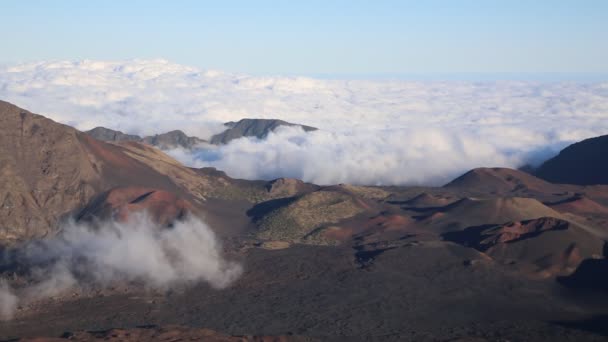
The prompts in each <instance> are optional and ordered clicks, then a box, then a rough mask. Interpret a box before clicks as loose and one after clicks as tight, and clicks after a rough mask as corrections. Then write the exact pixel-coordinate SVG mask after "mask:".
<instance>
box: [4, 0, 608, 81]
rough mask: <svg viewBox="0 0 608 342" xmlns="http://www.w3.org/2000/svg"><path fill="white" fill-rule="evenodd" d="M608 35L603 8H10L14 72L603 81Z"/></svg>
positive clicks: (546, 1)
mask: <svg viewBox="0 0 608 342" xmlns="http://www.w3.org/2000/svg"><path fill="white" fill-rule="evenodd" d="M607 37H608V1H603V0H597V1H594V0H576V1H575V0H571V1H567V0H536V1H529V0H528V1H522V0H509V1H498V0H488V1H472V0H461V1H452V0H449V1H448V0H445V1H438V0H429V1H407V0H401V1H357V0H351V1H340V0H335V1H315V0H311V1H230V0H227V1H185V0H182V1H151V0H146V1H138V0H134V1H95V0H87V1H82V0H79V1H61V0H58V1H52V2H51V1H33V0H19V1H13V0H3V1H2V2H0V41H2V42H3V49H2V50H3V51H2V53H1V54H0V63H2V64H5V65H6V64H15V63H21V62H31V61H40V60H82V59H92V60H128V59H135V58H137V59H154V58H164V59H167V60H170V61H172V62H175V63H180V64H184V65H190V66H195V67H198V68H203V69H218V70H225V71H231V72H245V73H250V74H256V75H260V74H261V75H279V74H280V75H307V76H328V77H340V76H345V75H347V76H359V77H378V76H383V75H428V74H437V73H438V74H469V75H472V74H478V73H481V74H492V75H499V76H496V77H497V78H500V77H507V78H511V77H512V76H505V74H521V75H529V74H535V75H538V74H543V73H556V74H557V75H558V78H559V77H561V78H565V79H567V78H569V77H572V75H573V74H574V75H583V76H582V77H583V78H585V77H588V78H593V77H596V78H597V77H598V75H600V74H601V75H607V74H608V44H606V43H605V41H606V38H607ZM500 75H502V76H500ZM559 75H561V76H559ZM538 77H541V76H538ZM602 77H603V76H602ZM485 78H488V77H487V76H485ZM490 78H492V77H490Z"/></svg>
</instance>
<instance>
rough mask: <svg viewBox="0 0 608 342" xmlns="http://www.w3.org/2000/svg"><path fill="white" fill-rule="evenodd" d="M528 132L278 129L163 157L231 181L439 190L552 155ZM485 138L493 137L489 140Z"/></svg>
mask: <svg viewBox="0 0 608 342" xmlns="http://www.w3.org/2000/svg"><path fill="white" fill-rule="evenodd" d="M527 133H528V132H525V131H523V132H522V131H520V130H517V129H511V130H503V131H499V132H495V131H493V130H490V131H484V130H478V131H468V132H456V131H454V130H448V129H445V128H435V127H418V128H412V129H384V130H357V131H353V132H349V133H331V132H327V131H316V132H312V133H306V132H304V131H303V130H301V129H299V128H293V127H282V128H280V129H278V130H277V131H276V132H275V133H272V134H270V135H268V137H267V138H266V139H264V140H259V139H255V138H242V139H238V140H234V141H233V142H231V143H230V144H228V145H224V146H220V147H217V148H214V149H200V150H196V151H187V150H184V149H175V150H169V151H166V152H167V153H168V154H170V155H172V156H173V157H174V158H176V159H177V160H179V161H181V162H182V163H184V164H187V165H192V166H194V167H206V166H212V167H215V168H218V169H221V170H227V172H228V174H229V175H230V176H232V177H236V178H245V179H274V178H277V177H293V178H298V179H302V180H304V181H307V182H313V183H316V184H336V183H343V182H348V183H353V184H370V185H391V184H417V185H421V184H424V185H429V184H431V185H442V184H444V183H446V182H448V181H449V180H451V179H453V178H454V177H456V176H458V175H459V174H461V173H462V172H463V170H469V169H471V168H474V167H477V166H480V165H485V166H500V167H517V166H520V165H523V164H526V163H535V162H536V163H538V162H539V161H540V160H544V158H545V157H546V156H547V154H551V153H554V151H545V150H544V147H545V145H546V144H549V142H550V138H549V137H545V136H539V137H527V138H526V137H525V136H526V134H527ZM489 135H491V136H492V137H493V139H487V136H489ZM502 141H506V142H508V143H502V144H501V142H502ZM517 141H519V142H518V143H517ZM524 146H525V147H526V149H523V147H524Z"/></svg>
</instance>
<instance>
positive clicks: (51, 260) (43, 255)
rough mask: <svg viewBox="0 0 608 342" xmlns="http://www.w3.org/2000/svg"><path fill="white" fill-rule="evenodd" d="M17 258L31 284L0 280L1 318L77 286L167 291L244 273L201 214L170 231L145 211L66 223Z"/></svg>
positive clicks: (219, 284) (223, 282)
mask: <svg viewBox="0 0 608 342" xmlns="http://www.w3.org/2000/svg"><path fill="white" fill-rule="evenodd" d="M14 259H15V260H16V262H18V263H19V265H20V266H19V268H20V269H22V270H23V269H25V270H28V271H29V273H30V275H29V277H31V278H32V282H31V283H30V284H29V285H27V286H26V287H25V288H19V289H17V290H13V289H11V288H10V287H8V286H7V284H6V281H5V280H2V279H0V300H1V301H0V303H1V304H0V319H2V318H3V319H8V318H10V317H11V316H12V313H13V312H14V310H15V308H16V307H17V304H18V302H22V303H26V304H27V303H29V302H32V301H36V300H40V299H44V298H48V297H53V296H57V295H60V294H62V293H64V292H65V291H66V290H69V289H74V288H78V287H82V288H84V287H92V288H105V287H108V286H112V285H116V284H121V283H132V282H136V283H139V284H143V285H144V286H147V287H150V288H155V289H165V288H168V287H172V286H176V285H184V284H186V285H187V284H191V283H195V282H199V281H205V282H207V283H208V284H210V285H211V286H212V287H214V288H223V287H226V286H228V285H229V284H230V283H231V282H232V281H234V280H235V279H236V278H237V277H238V276H239V275H240V274H241V271H242V269H241V266H240V265H238V264H236V263H234V262H231V261H227V260H225V259H224V258H223V257H222V250H221V246H220V245H219V242H218V241H217V239H216V237H215V235H214V233H213V232H212V231H211V229H209V228H208V227H207V226H206V225H205V224H204V223H203V222H201V221H200V220H198V219H197V218H194V217H189V218H188V219H187V220H185V221H180V222H176V223H175V224H174V226H173V227H172V228H171V229H166V228H161V227H159V226H158V225H156V224H154V223H152V221H151V220H150V219H149V218H148V217H147V216H146V215H145V214H140V215H132V217H131V218H130V220H129V221H128V222H114V221H108V222H101V223H98V224H97V225H89V224H79V223H74V222H70V223H67V224H65V225H64V226H63V227H62V228H61V232H60V234H59V235H58V236H56V237H53V238H49V239H45V240H39V241H32V242H29V243H28V244H26V245H25V246H22V247H20V249H18V250H16V251H15V256H14Z"/></svg>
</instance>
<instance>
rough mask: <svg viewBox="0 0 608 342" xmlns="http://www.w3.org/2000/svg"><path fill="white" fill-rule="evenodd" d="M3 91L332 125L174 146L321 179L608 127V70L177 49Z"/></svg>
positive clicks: (448, 165) (515, 149)
mask: <svg viewBox="0 0 608 342" xmlns="http://www.w3.org/2000/svg"><path fill="white" fill-rule="evenodd" d="M0 98H2V99H5V100H7V101H10V102H13V103H15V104H17V105H20V106H22V107H25V108H28V109H30V110H32V111H34V112H39V113H41V114H44V115H47V116H49V117H51V118H53V119H55V120H57V121H60V122H63V123H67V124H70V125H73V126H75V127H77V128H79V129H82V130H86V129H90V128H93V127H95V126H105V127H108V128H113V129H119V130H122V131H124V132H127V133H135V134H142V135H147V134H155V133H161V132H166V131H168V130H171V129H182V130H184V131H185V132H186V133H188V134H191V135H197V136H199V137H202V138H205V137H209V136H210V135H211V134H213V133H216V132H218V130H219V129H221V128H220V123H221V122H226V121H235V120H239V119H241V118H245V117H250V118H276V119H282V120H286V121H290V122H295V123H301V124H306V125H311V126H315V127H318V128H320V129H321V130H322V132H316V133H313V134H311V135H310V136H306V135H303V134H300V133H297V132H281V133H277V134H276V135H274V136H273V137H269V139H268V140H267V141H264V142H257V141H252V140H248V139H247V140H243V141H234V142H232V143H230V144H229V145H227V146H223V147H220V148H219V149H215V150H213V151H206V152H205V151H198V152H196V153H195V154H189V155H186V154H184V153H183V151H172V154H173V155H174V156H178V157H179V158H180V159H181V160H182V161H184V162H186V163H188V164H190V165H199V166H216V167H218V168H220V169H223V170H224V171H226V172H227V173H228V174H229V175H233V176H236V177H243V178H273V177H279V176H295V177H298V178H303V179H304V180H307V181H313V182H318V183H328V182H329V183H337V182H344V183H353V182H354V183H361V182H364V183H369V184H410V183H440V182H442V181H443V180H445V179H447V178H449V177H451V176H453V175H456V174H458V173H460V172H464V171H466V169H469V168H472V167H478V166H508V167H517V166H520V165H521V164H524V163H528V162H538V161H539V160H540V159H541V158H542V157H546V156H550V155H551V154H552V153H555V152H556V151H557V150H559V149H560V148H561V147H563V146H565V145H567V144H569V143H571V142H573V141H577V140H581V139H584V138H588V137H592V136H598V135H602V134H608V82H604V83H602V82H595V83H572V82H570V83H568V82H561V83H560V82H528V81H525V82H523V81H497V82H461V81H447V82H441V81H428V82H416V81H404V80H374V81H371V80H322V79H312V78H305V77H257V76H251V75H243V74H232V73H224V72H219V71H210V70H199V69H196V68H191V67H188V66H182V65H178V64H173V63H170V62H168V61H165V60H133V61H122V62H103V61H79V62H71V61H58V62H40V63H29V64H21V65H13V66H8V67H4V68H0ZM291 153H297V154H296V155H292V154H291ZM262 161H264V162H262ZM332 166H333V167H332Z"/></svg>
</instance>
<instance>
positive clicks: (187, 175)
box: [0, 101, 263, 243]
mask: <svg viewBox="0 0 608 342" xmlns="http://www.w3.org/2000/svg"><path fill="white" fill-rule="evenodd" d="M229 185H230V184H229V181H226V180H219V179H217V177H212V176H208V175H204V174H200V173H197V172H196V170H193V169H190V168H187V167H184V166H183V165H181V164H179V163H178V162H177V161H175V160H173V159H171V158H170V157H168V156H167V155H165V154H163V153H162V152H160V150H158V149H155V148H152V147H149V146H146V145H143V144H140V143H137V142H126V143H124V144H123V145H118V144H110V143H105V142H102V141H99V140H96V139H93V138H92V137H90V136H89V135H87V134H85V133H82V132H80V131H78V130H76V129H74V128H72V127H69V126H66V125H62V124H59V123H56V122H54V121H52V120H49V119H47V118H45V117H43V116H40V115H36V114H33V113H31V112H29V111H27V110H24V109H21V108H19V107H17V106H14V105H12V104H10V103H7V102H1V101H0V188H1V189H2V190H3V191H2V192H1V193H0V242H1V243H10V242H15V241H20V240H25V239H29V238H32V237H40V236H44V235H47V234H49V233H52V232H53V231H54V230H55V228H56V226H57V223H58V221H59V220H60V219H61V218H62V217H63V216H65V215H66V214H69V213H70V212H71V211H73V210H74V209H77V208H80V207H83V206H84V205H85V204H86V203H87V202H88V201H89V200H90V199H91V198H93V196H94V195H96V194H98V193H101V192H103V191H106V190H109V189H111V188H115V187H124V186H135V187H146V188H153V189H157V190H163V191H167V192H169V193H173V194H175V195H177V196H178V197H180V198H184V199H186V200H188V201H191V202H193V203H195V204H196V203H198V204H199V205H200V203H202V202H203V201H204V200H205V196H207V195H208V193H210V192H216V193H221V190H220V191H216V190H218V189H222V188H223V187H226V186H229ZM260 188H261V190H260V191H263V186H260Z"/></svg>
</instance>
